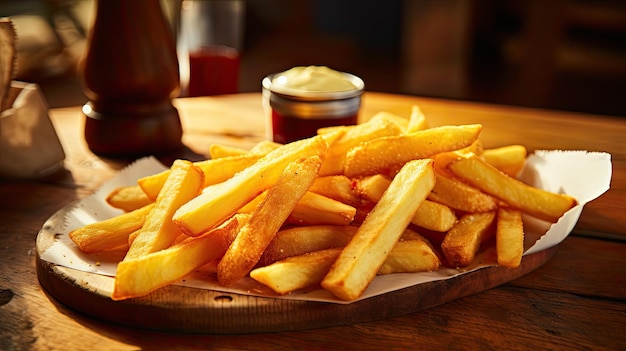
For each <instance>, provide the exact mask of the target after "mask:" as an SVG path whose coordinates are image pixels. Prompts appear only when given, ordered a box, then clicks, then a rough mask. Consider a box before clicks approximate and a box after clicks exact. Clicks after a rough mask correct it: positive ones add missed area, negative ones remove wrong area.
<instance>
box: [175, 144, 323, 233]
mask: <svg viewBox="0 0 626 351" xmlns="http://www.w3.org/2000/svg"><path fill="white" fill-rule="evenodd" d="M326 149H327V144H326V141H325V139H323V137H312V138H309V139H304V140H300V141H296V142H293V143H289V144H286V145H283V146H281V147H279V148H278V149H276V150H274V151H272V152H270V153H269V154H267V155H266V156H264V157H263V158H262V159H260V160H259V161H257V162H256V163H254V164H253V165H251V166H250V167H248V168H246V169H245V170H243V171H241V172H239V173H237V174H236V175H234V176H233V177H232V178H230V179H228V180H226V181H224V182H222V183H219V184H215V185H212V186H209V187H207V188H205V189H204V191H203V192H202V194H200V195H199V196H197V197H196V198H194V199H192V200H191V201H189V202H187V203H186V204H185V205H183V206H182V207H181V208H180V209H178V211H176V213H175V214H174V222H175V223H177V225H178V226H179V227H180V228H181V229H182V231H183V232H184V233H185V234H187V235H190V236H194V235H198V234H200V233H202V232H203V231H205V230H208V229H210V228H213V227H214V226H216V225H218V224H219V223H221V222H223V221H224V220H225V219H226V218H228V217H230V216H231V215H232V214H233V213H235V212H236V211H237V210H238V209H240V208H241V207H242V206H243V205H245V204H246V203H248V202H249V201H250V200H252V199H253V198H254V197H256V196H258V195H259V194H260V193H262V192H263V191H265V190H266V189H268V188H270V187H271V186H272V185H274V184H275V183H276V181H277V180H278V178H279V177H280V175H281V174H282V172H283V171H284V169H285V167H286V166H287V165H288V164H290V163H291V162H292V161H295V160H297V159H299V158H302V157H308V156H319V157H321V158H323V157H324V155H325V153H326Z"/></svg>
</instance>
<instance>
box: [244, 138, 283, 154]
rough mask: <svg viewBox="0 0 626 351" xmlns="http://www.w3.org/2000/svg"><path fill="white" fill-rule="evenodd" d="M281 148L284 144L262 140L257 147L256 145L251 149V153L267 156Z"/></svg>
mask: <svg viewBox="0 0 626 351" xmlns="http://www.w3.org/2000/svg"><path fill="white" fill-rule="evenodd" d="M281 146H282V144H279V143H276V142H273V141H271V140H261V141H259V142H258V143H256V145H254V146H253V147H252V149H250V153H251V154H261V155H266V154H268V153H270V152H272V151H274V150H276V149H278V148H279V147H281Z"/></svg>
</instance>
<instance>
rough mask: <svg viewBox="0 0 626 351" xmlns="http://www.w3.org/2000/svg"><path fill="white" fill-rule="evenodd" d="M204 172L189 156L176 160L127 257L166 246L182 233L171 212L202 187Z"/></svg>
mask: <svg viewBox="0 0 626 351" xmlns="http://www.w3.org/2000/svg"><path fill="white" fill-rule="evenodd" d="M203 183H204V173H202V171H201V170H200V169H199V168H198V167H196V166H194V165H193V163H191V162H189V161H186V160H176V161H174V163H173V164H172V168H171V172H170V174H169V176H168V177H167V180H166V181H165V184H164V185H163V191H162V192H160V193H159V196H158V197H157V199H156V202H155V204H154V207H153V208H152V210H151V211H150V212H149V213H148V215H147V216H146V219H145V221H144V223H143V226H142V227H141V229H140V230H139V233H138V234H137V237H135V238H134V240H133V241H132V244H131V245H130V248H129V249H128V252H127V253H126V256H125V257H124V260H128V259H133V258H138V257H141V256H143V255H146V254H149V253H153V252H156V251H159V250H162V249H165V248H167V247H168V246H170V245H171V244H172V242H173V241H174V239H176V237H177V236H178V235H180V233H181V232H180V230H179V229H178V227H177V226H176V225H175V224H174V222H172V215H173V214H174V212H175V211H176V210H177V209H178V208H179V207H180V206H181V205H182V204H184V203H186V202H187V201H189V200H190V199H192V198H194V197H195V196H196V195H198V194H199V193H200V191H201V190H202V184H203Z"/></svg>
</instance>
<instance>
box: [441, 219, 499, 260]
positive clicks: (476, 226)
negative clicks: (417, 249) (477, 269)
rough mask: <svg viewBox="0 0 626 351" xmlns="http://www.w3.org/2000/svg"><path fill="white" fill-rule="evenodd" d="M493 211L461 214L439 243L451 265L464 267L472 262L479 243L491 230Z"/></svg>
mask: <svg viewBox="0 0 626 351" xmlns="http://www.w3.org/2000/svg"><path fill="white" fill-rule="evenodd" d="M494 217H495V211H490V212H483V213H469V214H465V215H463V216H461V218H460V219H459V221H458V222H457V223H456V225H455V226H454V227H452V229H450V231H448V233H447V234H446V236H445V238H444V239H443V242H442V243H441V250H442V251H443V254H444V256H445V257H446V259H447V260H448V264H449V265H451V266H452V267H465V266H467V265H469V264H470V263H472V261H473V260H474V257H476V253H477V252H478V249H479V248H480V244H481V243H482V242H483V241H484V240H486V239H487V238H488V237H489V236H490V234H491V233H492V232H493V231H492V230H491V229H492V228H491V224H492V223H493V219H494Z"/></svg>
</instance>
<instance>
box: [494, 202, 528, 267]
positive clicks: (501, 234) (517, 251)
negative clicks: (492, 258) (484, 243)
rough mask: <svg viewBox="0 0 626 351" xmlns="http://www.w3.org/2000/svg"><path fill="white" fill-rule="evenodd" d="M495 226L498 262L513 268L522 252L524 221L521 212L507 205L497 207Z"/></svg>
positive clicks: (519, 259)
mask: <svg viewBox="0 0 626 351" xmlns="http://www.w3.org/2000/svg"><path fill="white" fill-rule="evenodd" d="M496 223H497V227H496V252H497V255H498V264H499V265H501V266H504V267H509V268H515V267H518V266H519V265H520V263H521V262H522V255H523V254H524V223H523V222H522V212H521V211H519V210H513V209H510V208H507V207H500V208H498V217H497V222H496Z"/></svg>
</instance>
